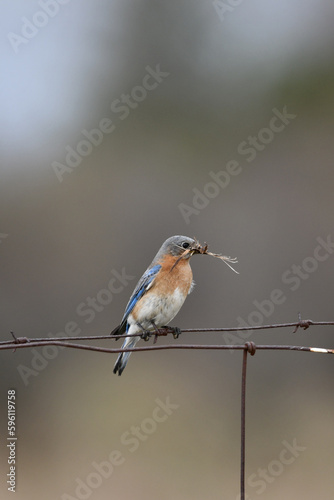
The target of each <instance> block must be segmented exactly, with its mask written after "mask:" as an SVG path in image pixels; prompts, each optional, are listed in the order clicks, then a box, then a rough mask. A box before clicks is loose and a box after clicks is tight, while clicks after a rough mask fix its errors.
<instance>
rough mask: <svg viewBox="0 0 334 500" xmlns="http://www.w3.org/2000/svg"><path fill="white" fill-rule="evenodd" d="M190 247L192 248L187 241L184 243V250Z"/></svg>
mask: <svg viewBox="0 0 334 500" xmlns="http://www.w3.org/2000/svg"><path fill="white" fill-rule="evenodd" d="M189 247H190V245H189V243H187V242H186V241H184V242H183V243H182V248H189Z"/></svg>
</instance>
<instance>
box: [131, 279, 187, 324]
mask: <svg viewBox="0 0 334 500" xmlns="http://www.w3.org/2000/svg"><path fill="white" fill-rule="evenodd" d="M185 299H186V295H184V294H182V293H181V291H180V290H179V288H176V289H175V291H174V293H173V294H172V295H169V296H168V297H165V298H161V297H159V296H158V295H155V294H154V293H153V291H152V292H151V293H148V294H147V295H145V296H144V297H142V298H141V299H140V308H139V311H136V312H137V315H136V319H135V318H134V317H133V316H132V314H129V317H128V323H129V324H130V325H135V324H136V323H140V324H141V325H142V327H143V328H145V329H146V330H152V329H153V326H152V323H151V321H153V322H154V323H155V324H156V326H157V327H160V326H164V325H168V323H169V322H170V321H172V319H173V318H174V317H175V316H176V315H177V313H178V312H179V310H180V309H181V307H182V304H183V303H184V301H185ZM138 305H139V303H138ZM131 330H132V333H135V332H134V331H133V328H132V329H131ZM138 330H140V328H139V329H138Z"/></svg>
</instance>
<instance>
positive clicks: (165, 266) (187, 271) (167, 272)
mask: <svg viewBox="0 0 334 500" xmlns="http://www.w3.org/2000/svg"><path fill="white" fill-rule="evenodd" d="M177 259H178V257H173V256H172V255H166V256H165V257H164V259H163V260H161V261H160V262H159V264H160V265H161V266H162V267H161V269H160V272H159V281H158V283H157V285H155V286H157V287H159V292H161V293H166V294H168V293H173V292H174V290H175V289H176V288H179V290H180V292H181V293H183V294H184V295H188V293H189V290H190V287H191V284H192V281H193V273H192V270H191V267H190V264H189V260H190V259H181V260H180V261H179V262H178V263H177V264H176V266H175V267H174V268H173V269H172V267H173V265H174V264H175V262H176V261H177ZM171 269H172V270H171ZM155 286H154V287H153V288H155Z"/></svg>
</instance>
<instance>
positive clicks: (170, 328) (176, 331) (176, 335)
mask: <svg viewBox="0 0 334 500" xmlns="http://www.w3.org/2000/svg"><path fill="white" fill-rule="evenodd" d="M161 329H163V330H165V331H166V333H165V335H167V334H168V333H172V334H173V337H174V339H175V340H176V339H178V338H179V336H180V335H181V333H182V331H181V329H180V328H178V327H177V326H162V327H161Z"/></svg>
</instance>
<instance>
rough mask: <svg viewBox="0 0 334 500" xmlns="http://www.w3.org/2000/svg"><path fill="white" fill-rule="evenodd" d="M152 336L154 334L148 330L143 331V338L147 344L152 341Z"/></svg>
mask: <svg viewBox="0 0 334 500" xmlns="http://www.w3.org/2000/svg"><path fill="white" fill-rule="evenodd" d="M151 335H152V332H149V331H148V330H143V333H142V334H141V338H142V339H143V340H145V342H147V341H148V340H150V338H151Z"/></svg>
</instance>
